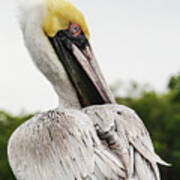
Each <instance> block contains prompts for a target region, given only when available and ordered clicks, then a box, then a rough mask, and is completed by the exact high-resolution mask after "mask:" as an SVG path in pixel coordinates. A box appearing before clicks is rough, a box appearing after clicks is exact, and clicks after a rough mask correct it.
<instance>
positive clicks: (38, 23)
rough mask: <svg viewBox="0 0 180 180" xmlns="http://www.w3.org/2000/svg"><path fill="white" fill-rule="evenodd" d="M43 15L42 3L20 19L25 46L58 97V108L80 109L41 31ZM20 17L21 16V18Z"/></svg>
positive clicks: (75, 95) (63, 72) (70, 85)
mask: <svg viewBox="0 0 180 180" xmlns="http://www.w3.org/2000/svg"><path fill="white" fill-rule="evenodd" d="M44 14H45V7H44V5H43V3H39V4H36V5H34V6H33V7H32V8H31V9H29V10H28V12H26V13H23V14H22V15H23V17H20V23H21V28H22V32H23V37H24V41H25V45H26V47H27V48H28V50H29V52H30V55H31V57H32V59H33V61H34V62H35V64H36V66H37V67H38V68H39V69H40V71H41V72H42V73H43V74H44V75H45V76H46V77H47V79H48V80H49V81H50V82H51V83H52V85H53V87H54V89H55V91H56V93H57V94H58V97H59V106H60V107H63V108H75V109H80V108H81V106H80V103H79V100H78V97H77V94H76V91H75V89H74V87H73V86H72V84H71V82H70V80H69V78H68V76H67V73H66V72H65V70H64V67H63V65H62V64H61V62H60V61H59V59H58V57H57V56H56V54H55V52H54V50H53V48H52V46H51V45H50V42H49V40H48V38H47V37H46V36H45V34H44V33H43V30H42V22H43V18H44ZM22 15H21V16H22Z"/></svg>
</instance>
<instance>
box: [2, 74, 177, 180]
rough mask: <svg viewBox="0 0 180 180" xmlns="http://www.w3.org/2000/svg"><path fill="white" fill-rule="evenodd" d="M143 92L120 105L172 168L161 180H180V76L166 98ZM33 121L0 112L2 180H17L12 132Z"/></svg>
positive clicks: (164, 169) (154, 93) (170, 86)
mask: <svg viewBox="0 0 180 180" xmlns="http://www.w3.org/2000/svg"><path fill="white" fill-rule="evenodd" d="M136 88H138V86H137V87H136ZM132 89H133V88H132ZM133 92H134V91H131V93H133ZM140 92H141V93H136V94H138V96H135V95H133V94H131V95H129V94H128V97H124V98H122V97H117V102H118V103H119V104H124V105H127V106H129V107H131V108H133V109H134V110H135V111H136V112H137V113H138V114H139V116H140V117H141V119H142V120H143V121H144V123H145V125H146V127H147V129H148V130H149V132H150V134H151V137H152V139H153V143H154V146H155V149H156V152H157V153H158V154H159V155H160V156H161V157H162V158H163V159H164V160H166V161H167V162H169V163H171V164H172V167H169V168H167V167H160V169H161V174H162V179H163V180H177V179H180V171H179V170H180V130H179V128H180V75H177V76H174V77H172V78H171V79H170V81H169V85H168V92H166V93H164V94H159V93H157V92H155V91H150V90H149V91H142V90H140ZM139 94H140V95H139ZM30 117H31V115H27V116H20V117H13V116H11V115H10V114H7V113H4V112H1V111H0V180H15V178H14V177H13V174H12V172H11V170H10V167H9V165H8V162H7V142H8V139H9V137H10V135H11V134H12V132H13V131H14V130H15V129H16V128H17V127H18V126H19V125H20V124H22V123H23V122H24V121H26V120H27V119H29V118H30Z"/></svg>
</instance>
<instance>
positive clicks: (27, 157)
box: [8, 0, 168, 180]
mask: <svg viewBox="0 0 180 180" xmlns="http://www.w3.org/2000/svg"><path fill="white" fill-rule="evenodd" d="M20 10H21V11H20V12H21V14H20V24H21V29H22V32H23V37H24V41H25V45H26V47H27V48H28V50H29V52H30V55H31V56H32V59H33V61H34V63H35V64H36V65H37V67H38V68H39V69H40V70H41V71H42V73H43V74H44V75H45V76H46V77H47V78H48V80H49V81H50V82H51V83H52V85H53V87H54V89H55V91H56V92H57V94H58V97H59V107H58V108H57V109H55V110H51V111H48V112H45V113H40V114H37V115H36V116H34V117H33V118H32V119H30V120H29V121H27V122H25V123H24V124H22V125H21V126H20V127H19V128H18V129H17V130H16V131H15V132H14V133H13V135H12V136H11V138H10V140H9V144H8V157H9V163H10V165H11V168H12V170H13V172H14V175H15V177H16V178H17V179H18V180H50V179H54V180H59V179H62V180H90V179H91V180H105V179H108V180H119V179H133V180H156V179H157V180H158V179H160V176H159V171H158V167H157V163H160V164H163V165H168V164H167V163H165V162H164V161H163V160H161V158H160V157H159V156H158V155H157V154H156V153H155V152H154V148H153V145H152V142H151V139H150V136H149V134H148V131H147V130H146V128H145V126H144V125H143V123H142V121H141V120H140V119H139V117H138V116H137V115H136V113H135V112H134V111H133V110H131V109H129V108H128V107H125V106H121V105H117V104H116V103H115V100H114V98H113V96H112V94H111V92H110V90H109V89H108V87H107V85H106V82H105V80H104V78H103V75H102V73H101V71H100V69H99V67H98V64H97V62H96V60H95V57H94V55H93V52H92V49H91V46H90V44H89V38H90V37H89V31H88V28H87V26H86V23H85V20H84V17H83V15H82V14H81V12H80V11H79V10H78V9H77V8H75V7H74V6H73V5H72V4H71V3H70V2H68V1H66V0H34V1H32V0H31V1H30V0H29V1H23V2H22V3H21V6H20Z"/></svg>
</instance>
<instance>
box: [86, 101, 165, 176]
mask: <svg viewBox="0 0 180 180" xmlns="http://www.w3.org/2000/svg"><path fill="white" fill-rule="evenodd" d="M83 111H84V112H85V113H86V114H88V115H89V117H90V118H91V119H92V121H93V123H94V126H95V127H96V130H97V132H98V134H99V137H100V138H101V140H103V141H106V146H107V147H109V149H110V151H111V152H112V153H114V154H116V155H117V156H118V158H119V159H120V160H121V162H122V163H123V164H124V167H125V169H126V173H127V176H128V177H132V176H134V178H135V176H137V177H139V178H140V177H143V176H144V175H145V174H150V177H149V179H152V178H153V177H154V178H156V179H159V171H158V167H157V165H156V164H157V163H159V164H162V165H169V164H167V163H166V162H165V161H163V160H162V159H161V158H160V157H159V156H158V155H157V154H156V153H155V152H154V148H153V144H152V141H151V138H150V136H149V133H148V131H147V129H146V128H145V126H144V124H143V122H142V121H141V119H140V118H139V117H138V116H137V115H136V113H135V112H134V111H133V110H131V109H130V108H128V107H126V106H120V105H116V104H113V105H104V106H91V107H88V108H85V109H84V110H83ZM134 167H136V169H134ZM142 168H144V171H142V170H141V169H142ZM152 169H153V171H152ZM135 171H136V172H135ZM143 173H144V175H142V174H143ZM147 179H148V177H147Z"/></svg>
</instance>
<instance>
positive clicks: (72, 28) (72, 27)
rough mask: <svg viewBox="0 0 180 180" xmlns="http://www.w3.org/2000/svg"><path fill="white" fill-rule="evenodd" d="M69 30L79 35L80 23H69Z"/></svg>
mask: <svg viewBox="0 0 180 180" xmlns="http://www.w3.org/2000/svg"><path fill="white" fill-rule="evenodd" d="M69 31H70V32H71V33H72V34H73V36H75V37H77V36H79V35H80V34H81V31H82V30H81V26H80V25H79V24H75V23H72V24H70V25H69Z"/></svg>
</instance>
